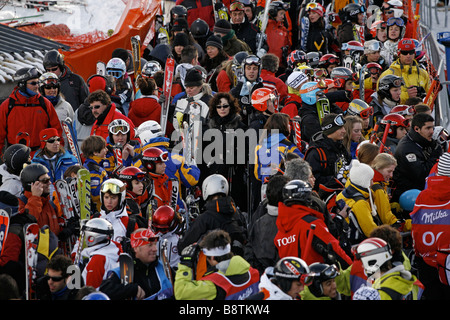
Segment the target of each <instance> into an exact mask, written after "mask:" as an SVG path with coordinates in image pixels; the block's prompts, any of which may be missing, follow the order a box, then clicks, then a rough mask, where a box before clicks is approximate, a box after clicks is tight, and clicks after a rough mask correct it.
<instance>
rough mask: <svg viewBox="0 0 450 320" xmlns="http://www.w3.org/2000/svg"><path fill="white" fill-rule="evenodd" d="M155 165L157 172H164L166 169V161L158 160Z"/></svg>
mask: <svg viewBox="0 0 450 320" xmlns="http://www.w3.org/2000/svg"><path fill="white" fill-rule="evenodd" d="M155 167H156V169H155V173H156V174H163V173H164V172H165V171H166V163H165V162H157V163H156V166H155Z"/></svg>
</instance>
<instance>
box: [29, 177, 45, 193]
mask: <svg viewBox="0 0 450 320" xmlns="http://www.w3.org/2000/svg"><path fill="white" fill-rule="evenodd" d="M43 192H44V184H43V183H42V182H40V181H35V182H32V183H31V194H32V195H33V196H36V197H40V196H42V193H43Z"/></svg>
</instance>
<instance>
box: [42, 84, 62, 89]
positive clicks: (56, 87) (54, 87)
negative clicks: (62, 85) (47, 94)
mask: <svg viewBox="0 0 450 320" xmlns="http://www.w3.org/2000/svg"><path fill="white" fill-rule="evenodd" d="M43 87H44V89H47V90H50V89H58V88H59V86H58V85H57V84H52V83H50V84H44V85H43Z"/></svg>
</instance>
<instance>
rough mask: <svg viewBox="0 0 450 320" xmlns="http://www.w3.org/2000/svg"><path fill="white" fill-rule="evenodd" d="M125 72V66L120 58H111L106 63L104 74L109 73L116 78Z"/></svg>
mask: <svg viewBox="0 0 450 320" xmlns="http://www.w3.org/2000/svg"><path fill="white" fill-rule="evenodd" d="M126 72H127V66H126V64H125V62H124V61H123V60H122V59H120V58H112V59H111V60H109V61H108V63H107V64H106V74H108V75H111V76H113V77H114V78H116V79H120V78H122V77H123V76H124V75H125V74H126Z"/></svg>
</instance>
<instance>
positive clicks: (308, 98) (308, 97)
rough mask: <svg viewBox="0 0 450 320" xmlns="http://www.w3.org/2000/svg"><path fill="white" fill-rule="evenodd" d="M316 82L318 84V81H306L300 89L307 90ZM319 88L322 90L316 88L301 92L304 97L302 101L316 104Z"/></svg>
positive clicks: (301, 96)
mask: <svg viewBox="0 0 450 320" xmlns="http://www.w3.org/2000/svg"><path fill="white" fill-rule="evenodd" d="M316 84H317V82H314V81H312V82H306V83H305V84H304V85H302V87H301V88H300V90H306V89H308V88H311V87H313V86H315V85H316ZM319 90H320V89H319V88H316V89H313V90H311V91H308V92H306V93H301V94H300V98H302V101H303V102H304V103H307V104H311V105H314V104H316V101H317V97H316V93H317V92H318V91H319Z"/></svg>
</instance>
